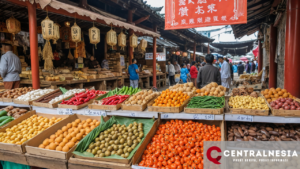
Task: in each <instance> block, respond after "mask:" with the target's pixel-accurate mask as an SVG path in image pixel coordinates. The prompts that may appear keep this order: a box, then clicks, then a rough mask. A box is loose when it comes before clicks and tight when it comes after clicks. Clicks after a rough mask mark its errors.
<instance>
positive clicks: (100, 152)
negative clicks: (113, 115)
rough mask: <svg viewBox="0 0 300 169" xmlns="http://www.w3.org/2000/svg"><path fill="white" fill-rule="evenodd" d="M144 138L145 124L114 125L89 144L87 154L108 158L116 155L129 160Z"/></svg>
mask: <svg viewBox="0 0 300 169" xmlns="http://www.w3.org/2000/svg"><path fill="white" fill-rule="evenodd" d="M143 137H144V129H143V123H136V122H134V123H132V124H129V125H128V126H127V127H126V126H125V125H120V124H114V125H113V126H112V127H111V128H109V129H107V130H105V131H103V132H101V133H100V134H99V136H97V137H96V138H95V140H94V141H93V142H92V143H90V144H89V147H88V149H87V150H86V152H89V153H92V154H93V155H94V157H108V156H111V155H114V154H115V155H119V156H121V157H123V158H127V157H128V156H129V154H130V152H131V151H133V150H134V149H135V147H136V146H137V145H138V144H139V143H140V142H141V141H142V138H143Z"/></svg>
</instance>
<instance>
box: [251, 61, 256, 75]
mask: <svg viewBox="0 0 300 169" xmlns="http://www.w3.org/2000/svg"><path fill="white" fill-rule="evenodd" d="M255 66H256V65H255V63H254V61H252V64H251V73H255Z"/></svg>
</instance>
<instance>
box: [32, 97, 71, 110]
mask: <svg viewBox="0 0 300 169" xmlns="http://www.w3.org/2000/svg"><path fill="white" fill-rule="evenodd" d="M72 97H74V94H73V95H71V96H70V97H69V98H72ZM63 100H66V99H62V100H59V101H57V102H55V103H52V104H51V103H40V102H36V101H34V102H32V105H33V106H38V107H46V108H57V107H58V104H59V103H61V102H62V101H63Z"/></svg>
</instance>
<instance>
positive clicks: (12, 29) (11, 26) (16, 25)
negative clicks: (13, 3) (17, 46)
mask: <svg viewBox="0 0 300 169" xmlns="http://www.w3.org/2000/svg"><path fill="white" fill-rule="evenodd" d="M6 26H7V31H8V32H9V33H11V34H13V36H14V39H15V34H17V33H19V32H20V31H21V23H20V21H18V20H17V19H15V18H14V17H13V16H12V17H10V18H9V19H7V20H6Z"/></svg>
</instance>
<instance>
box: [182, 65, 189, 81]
mask: <svg viewBox="0 0 300 169" xmlns="http://www.w3.org/2000/svg"><path fill="white" fill-rule="evenodd" d="M189 74H190V72H189V70H188V69H187V68H186V64H183V65H182V68H181V70H180V79H181V80H182V82H183V83H186V82H187V77H188V75H189Z"/></svg>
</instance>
